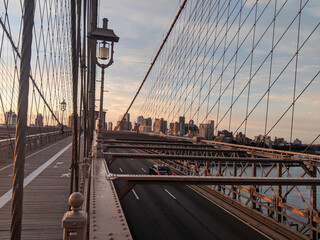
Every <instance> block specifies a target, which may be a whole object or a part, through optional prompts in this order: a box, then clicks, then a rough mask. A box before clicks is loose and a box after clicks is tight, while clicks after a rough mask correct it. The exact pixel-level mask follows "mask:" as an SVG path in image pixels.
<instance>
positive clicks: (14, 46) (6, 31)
mask: <svg viewBox="0 0 320 240" xmlns="http://www.w3.org/2000/svg"><path fill="white" fill-rule="evenodd" d="M0 25H1V26H2V28H3V31H4V32H5V33H6V35H7V38H8V39H9V42H10V43H11V45H12V48H13V49H14V50H15V52H16V54H17V56H18V57H19V59H21V55H20V53H19V51H18V48H17V47H16V45H15V43H14V42H13V39H12V37H11V35H10V33H9V32H8V30H7V29H6V26H5V25H4V23H3V21H2V19H1V18H0ZM29 77H30V79H31V81H32V83H33V85H34V86H35V88H36V89H37V91H38V93H39V94H40V96H41V98H42V100H43V102H44V103H45V105H46V106H47V107H48V109H49V111H50V112H51V114H52V116H53V117H54V118H55V120H56V121H57V122H58V124H59V125H60V124H61V123H60V121H59V119H58V118H57V117H56V115H55V114H54V113H53V111H52V109H51V108H50V106H49V104H48V103H47V101H46V99H45V98H44V96H43V94H42V93H41V91H40V89H39V87H38V86H37V84H36V82H35V80H34V78H33V77H32V75H31V73H30V75H29Z"/></svg>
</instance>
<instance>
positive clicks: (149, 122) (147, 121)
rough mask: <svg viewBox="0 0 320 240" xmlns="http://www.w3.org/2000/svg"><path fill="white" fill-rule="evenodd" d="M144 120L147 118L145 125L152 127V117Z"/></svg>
mask: <svg viewBox="0 0 320 240" xmlns="http://www.w3.org/2000/svg"><path fill="white" fill-rule="evenodd" d="M144 120H145V125H147V126H150V127H151V126H152V119H151V117H149V118H145V119H144Z"/></svg>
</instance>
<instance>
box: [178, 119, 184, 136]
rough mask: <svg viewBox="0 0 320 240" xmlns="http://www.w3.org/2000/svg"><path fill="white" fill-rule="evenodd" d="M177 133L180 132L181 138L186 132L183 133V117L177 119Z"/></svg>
mask: <svg viewBox="0 0 320 240" xmlns="http://www.w3.org/2000/svg"><path fill="white" fill-rule="evenodd" d="M179 132H180V136H183V135H185V134H186V132H185V117H183V116H180V117H179Z"/></svg>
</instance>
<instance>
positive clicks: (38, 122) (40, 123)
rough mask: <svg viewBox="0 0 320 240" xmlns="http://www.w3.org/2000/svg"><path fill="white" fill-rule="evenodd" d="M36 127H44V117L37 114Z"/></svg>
mask: <svg viewBox="0 0 320 240" xmlns="http://www.w3.org/2000/svg"><path fill="white" fill-rule="evenodd" d="M34 125H35V126H36V127H43V116H42V114H41V113H39V114H37V117H36V120H35V123H34Z"/></svg>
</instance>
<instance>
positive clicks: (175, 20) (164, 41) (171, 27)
mask: <svg viewBox="0 0 320 240" xmlns="http://www.w3.org/2000/svg"><path fill="white" fill-rule="evenodd" d="M186 3H187V0H184V1H183V3H182V4H181V7H180V9H179V11H178V13H177V15H176V17H175V19H174V20H173V23H172V24H171V26H170V29H169V31H168V33H167V35H166V36H165V38H164V40H163V42H162V44H161V46H160V48H159V50H158V52H157V54H156V56H155V57H154V59H153V61H152V63H151V66H150V68H149V70H148V72H147V74H146V76H145V77H144V79H143V81H142V83H141V85H140V87H139V89H138V91H137V93H136V95H135V96H134V98H133V99H132V101H131V103H130V105H129V107H128V109H127V111H126V113H125V114H124V115H123V117H122V119H121V121H120V123H119V125H117V126H116V129H118V128H119V127H120V126H121V123H122V122H123V120H124V119H125V117H126V115H127V113H128V112H129V110H130V108H131V106H132V105H133V103H134V101H135V100H136V98H137V96H138V94H139V92H140V90H141V88H142V86H143V85H144V83H145V81H146V80H147V78H148V76H149V73H150V72H151V69H152V67H153V65H154V63H155V62H156V60H157V58H158V56H159V54H160V53H161V50H162V48H163V46H164V44H165V43H166V41H167V39H168V37H169V35H170V33H171V31H172V29H173V27H174V25H175V23H176V22H177V20H178V18H179V16H180V13H181V12H182V10H183V8H184V6H185V4H186Z"/></svg>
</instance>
